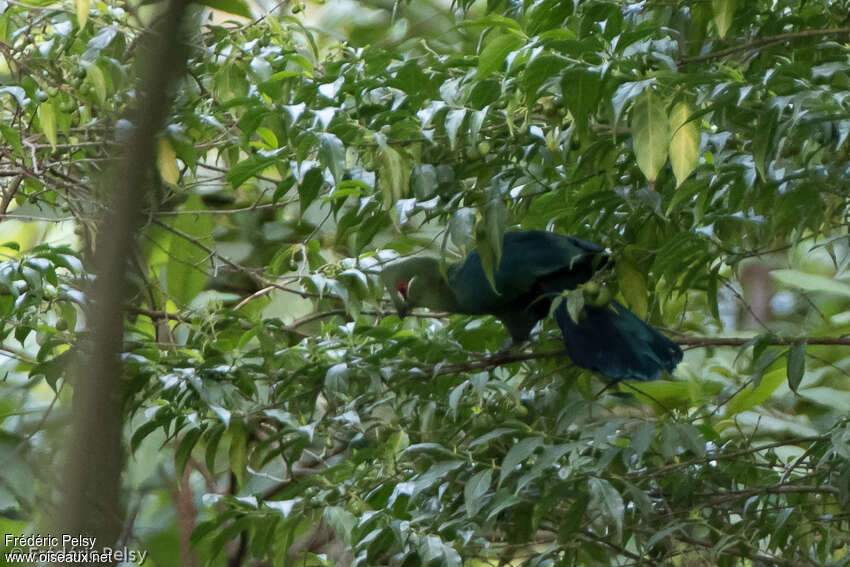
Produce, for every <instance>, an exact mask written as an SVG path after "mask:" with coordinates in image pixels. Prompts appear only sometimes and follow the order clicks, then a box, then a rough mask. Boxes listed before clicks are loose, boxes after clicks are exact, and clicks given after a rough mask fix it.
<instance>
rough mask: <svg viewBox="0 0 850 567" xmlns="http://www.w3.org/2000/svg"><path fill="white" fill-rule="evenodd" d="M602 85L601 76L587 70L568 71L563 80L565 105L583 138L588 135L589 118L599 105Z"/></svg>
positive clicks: (562, 89) (562, 90) (565, 72)
mask: <svg viewBox="0 0 850 567" xmlns="http://www.w3.org/2000/svg"><path fill="white" fill-rule="evenodd" d="M600 84H601V80H600V78H599V75H598V74H597V73H595V72H593V71H590V70H588V69H585V68H573V69H567V70H566V71H564V76H563V78H562V79H561V92H562V93H563V95H564V104H565V105H566V107H567V109H568V110H569V111H570V113H571V114H572V115H573V120H574V121H575V124H576V128H577V129H578V133H579V135H580V136H582V137H583V136H584V135H585V134H586V133H587V127H588V117H589V116H590V115H591V114H593V112H594V110H595V109H596V106H597V105H598V104H599V87H600Z"/></svg>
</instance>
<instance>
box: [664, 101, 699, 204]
mask: <svg viewBox="0 0 850 567" xmlns="http://www.w3.org/2000/svg"><path fill="white" fill-rule="evenodd" d="M693 113H694V108H693V107H692V106H691V105H690V104H688V103H686V102H680V103H677V104H676V105H675V106H674V107H673V110H672V111H670V131H671V132H672V133H673V136H672V138H671V139H670V165H672V166H673V174H674V175H675V176H676V186H677V187H678V186H679V185H681V184H682V182H684V181H685V179H687V177H688V176H689V175H690V174H691V172H692V171H693V170H694V168H695V167H696V166H697V163H699V128H697V125H696V122H695V121H693V120H691V121H688V120H689V118H690V117H691V115H693Z"/></svg>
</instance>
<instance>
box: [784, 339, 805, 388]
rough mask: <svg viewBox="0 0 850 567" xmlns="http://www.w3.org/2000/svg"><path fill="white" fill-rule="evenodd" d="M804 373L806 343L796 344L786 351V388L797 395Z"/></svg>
mask: <svg viewBox="0 0 850 567" xmlns="http://www.w3.org/2000/svg"><path fill="white" fill-rule="evenodd" d="M805 373H806V343H797V344H795V345H794V346H792V347H791V348H790V349H788V364H787V366H786V374H787V375H788V387H789V388H791V391H793V392H794V393H797V387H798V386H799V385H800V381H801V380H802V379H803V375H804V374H805Z"/></svg>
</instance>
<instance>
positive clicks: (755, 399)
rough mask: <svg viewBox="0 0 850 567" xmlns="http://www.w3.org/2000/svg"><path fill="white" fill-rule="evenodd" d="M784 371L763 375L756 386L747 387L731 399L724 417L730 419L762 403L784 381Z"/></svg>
mask: <svg viewBox="0 0 850 567" xmlns="http://www.w3.org/2000/svg"><path fill="white" fill-rule="evenodd" d="M785 377H786V370H785V369H784V368H778V369H776V370H772V371H771V372H768V373H767V374H765V375H764V376H763V377H762V379H761V381H760V382H759V384H758V386H756V387H753V385H749V386H747V387H746V388H744V389H743V390H742V391H741V392H740V393H739V394H737V395H736V396H735V397H734V398H732V399H731V400H730V401H729V403H728V404H727V406H726V414H725V415H726V416H727V417H731V416H733V415H736V414H739V413H741V412H742V411H746V410H748V409H750V408H753V407H755V406H757V405H759V404H762V403H764V401H765V400H767V399H768V398H769V397H770V396H771V394H773V392H774V391H775V390H776V388H778V387H779V386H780V384H782V382H784V381H785Z"/></svg>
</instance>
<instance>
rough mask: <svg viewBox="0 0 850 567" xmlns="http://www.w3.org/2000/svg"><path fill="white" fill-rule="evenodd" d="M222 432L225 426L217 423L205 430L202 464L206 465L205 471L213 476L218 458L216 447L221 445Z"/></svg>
mask: <svg viewBox="0 0 850 567" xmlns="http://www.w3.org/2000/svg"><path fill="white" fill-rule="evenodd" d="M224 432H225V426H224V425H222V424H218V423H217V424H215V425H214V426H212V427H211V428H209V429H208V430H207V435H206V440H205V442H206V451H204V462H205V463H206V465H207V470H209V471H210V472H211V473H213V474H215V461H216V457H217V456H218V446H219V444H220V443H221V439H222V437H224Z"/></svg>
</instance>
